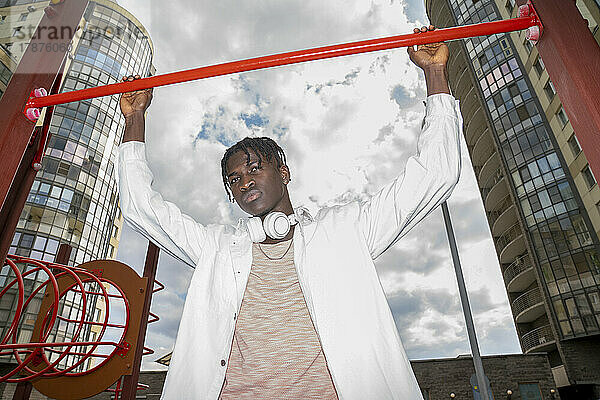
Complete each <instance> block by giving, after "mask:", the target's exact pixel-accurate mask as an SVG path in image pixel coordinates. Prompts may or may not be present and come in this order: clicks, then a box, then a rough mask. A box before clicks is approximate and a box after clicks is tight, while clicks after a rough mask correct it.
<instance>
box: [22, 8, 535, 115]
mask: <svg viewBox="0 0 600 400" xmlns="http://www.w3.org/2000/svg"><path fill="white" fill-rule="evenodd" d="M538 23H539V21H538V20H537V17H536V16H535V15H532V16H528V17H520V18H513V19H508V20H504V21H493V22H485V23H482V24H473V25H466V26H457V27H453V28H446V29H438V30H435V31H431V32H423V33H418V34H415V33H412V34H407V35H399V36H391V37H386V38H380V39H371V40H363V41H360V42H352V43H344V44H336V45H332V46H325V47H317V48H313V49H308V50H298V51H292V52H288V53H282V54H274V55H270V56H263V57H256V58H250V59H247V60H241V61H233V62H228V63H224V64H217V65H210V66H207V67H201V68H195V69H190V70H186V71H179V72H172V73H168V74H164V75H157V76H152V77H149V78H143V79H138V80H136V81H132V82H121V83H113V84H111V85H105V86H99V87H94V88H88V89H82V90H76V91H73V92H68V93H61V94H57V95H51V96H44V97H38V98H34V99H31V100H30V101H29V102H27V104H26V108H39V107H47V106H51V105H56V104H62V103H69V102H72V101H80V100H86V99H91V98H94V97H101V96H108V95H112V94H118V93H124V92H130V91H134V90H143V89H149V88H153V87H158V86H165V85H172V84H175V83H182V82H188V81H193V80H197V79H204V78H210V77H214V76H221V75H228V74H233V73H236V72H244V71H252V70H257V69H263V68H270V67H276V66H280V65H288V64H296V63H301V62H306V61H313V60H321V59H326V58H332V57H340V56H347V55H350V54H359V53H367V52H372V51H378V50H387V49H393V48H397V47H408V46H414V45H418V44H427V43H435V42H441V41H448V40H454V39H462V38H467V37H474V36H484V35H492V34H495V33H506V32H513V31H519V30H523V29H527V28H529V27H531V26H534V25H537V24H538Z"/></svg>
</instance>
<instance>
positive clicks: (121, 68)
mask: <svg viewBox="0 0 600 400" xmlns="http://www.w3.org/2000/svg"><path fill="white" fill-rule="evenodd" d="M11 4H12V2H11ZM82 26H83V29H82V34H81V35H78V36H76V39H75V41H74V43H73V50H72V51H71V52H70V53H69V54H68V58H69V60H68V63H67V69H66V71H65V76H64V79H63V83H62V88H61V91H65V92H66V91H73V90H79V89H84V88H88V87H95V86H99V85H106V84H110V83H115V82H118V81H120V80H121V78H122V77H123V76H126V75H132V74H139V75H141V76H148V75H150V73H151V72H152V70H153V67H152V52H153V50H152V45H151V42H150V39H149V38H148V37H147V36H146V34H145V31H144V30H143V28H142V27H141V26H140V25H139V22H137V21H135V20H132V19H131V18H130V17H129V16H128V14H127V13H126V12H125V11H124V10H123V9H122V8H121V7H120V6H118V5H116V4H115V3H112V2H109V1H105V0H102V1H98V2H90V3H89V5H88V8H87V9H86V11H85V14H84V18H83V21H82ZM1 76H3V75H1ZM124 124H125V121H124V118H123V117H122V114H121V112H120V109H119V96H109V97H102V98H95V99H91V100H85V101H81V102H74V103H69V104H64V105H59V106H56V107H55V109H54V115H53V117H52V120H51V123H50V133H51V138H50V140H49V142H48V146H47V148H46V152H45V155H44V159H43V168H42V170H40V171H39V172H38V174H37V176H36V179H35V181H34V183H33V185H32V188H31V191H30V193H29V196H28V198H27V201H26V204H25V207H24V209H23V212H22V214H21V217H20V219H19V222H18V226H17V231H16V233H15V235H14V237H13V241H12V244H11V247H10V250H9V253H11V254H17V255H20V256H25V257H31V258H35V259H41V260H45V261H54V260H55V257H56V253H57V250H58V247H59V244H60V243H67V244H69V245H71V246H72V252H71V258H70V260H69V264H70V265H74V264H81V263H83V262H86V261H89V260H94V259H101V258H107V257H111V256H112V255H114V254H111V253H114V243H113V246H112V247H111V244H110V241H111V237H112V233H113V225H114V221H115V218H116V217H117V216H118V215H117V214H118V213H119V211H118V196H117V188H116V182H115V179H114V165H113V161H114V159H115V157H116V151H117V147H118V145H119V144H120V143H121V136H122V133H123V129H124ZM21 268H23V270H27V268H29V267H28V266H25V265H23V266H21ZM37 275H39V276H33V275H29V276H27V277H26V278H27V279H25V282H26V288H29V290H26V293H25V295H26V296H28V295H29V293H31V290H32V289H31V288H33V287H37V286H39V282H40V281H43V280H45V279H47V276H46V274H44V273H40V272H38V273H37ZM13 278H14V274H12V272H11V271H10V269H9V268H8V267H7V266H5V267H4V268H3V269H2V271H1V272H0V283H1V282H6V281H7V279H13ZM71 294H72V293H71ZM71 297H72V296H71ZM11 299H12V300H11ZM76 300H77V299H73V298H70V297H69V296H66V297H65V298H64V299H62V300H61V304H60V307H61V310H62V311H61V312H60V315H63V316H65V317H66V318H68V316H73V315H80V314H81V312H83V310H81V304H80V301H76ZM14 302H15V296H12V297H11V296H5V297H3V298H2V304H0V335H2V332H3V331H4V329H5V328H6V321H10V318H9V317H10V314H11V312H12V313H14V307H15V304H14ZM93 303H94V304H93ZM93 303H89V304H88V308H89V309H88V310H85V312H86V315H87V314H91V315H95V314H98V305H96V304H95V302H93ZM32 304H33V303H32ZM35 304H37V303H35ZM38 307H39V304H38ZM27 312H31V316H30V317H31V318H29V319H27V320H26V321H25V320H24V321H25V322H24V323H23V325H22V326H21V329H20V335H23V336H22V337H20V340H21V341H27V340H29V337H30V336H31V333H32V329H33V321H35V315H36V313H37V310H36V309H35V307H33V308H31V307H29V309H28V311H27ZM96 317H97V315H96ZM27 321H29V323H27ZM70 325H72V324H64V323H63V322H61V323H60V324H59V323H57V324H56V326H55V328H54V331H53V337H51V338H49V340H51V339H52V338H54V339H56V340H57V341H61V340H64V338H68V337H69V335H71V334H72V332H70V331H69V329H71V330H72V326H70ZM85 334H86V336H90V337H93V336H94V335H95V334H96V333H95V332H93V330H92V331H90V332H85ZM65 361H69V362H71V361H73V360H65Z"/></svg>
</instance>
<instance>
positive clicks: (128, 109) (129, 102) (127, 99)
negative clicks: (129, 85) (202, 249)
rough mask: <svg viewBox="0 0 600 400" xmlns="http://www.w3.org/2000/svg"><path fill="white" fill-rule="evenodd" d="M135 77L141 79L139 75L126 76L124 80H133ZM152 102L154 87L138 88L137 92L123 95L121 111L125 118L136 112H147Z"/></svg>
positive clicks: (120, 101)
mask: <svg viewBox="0 0 600 400" xmlns="http://www.w3.org/2000/svg"><path fill="white" fill-rule="evenodd" d="M135 79H140V76H139V75H136V76H133V75H129V76H124V77H123V82H131V81H133V80H135ZM151 102H152V89H144V90H137V91H135V92H127V93H123V94H122V95H121V99H120V100H119V105H120V106H121V112H122V113H123V116H124V117H125V118H127V117H129V116H132V115H133V114H136V113H141V114H142V115H143V114H144V113H145V112H146V109H147V108H148V107H149V106H150V103H151Z"/></svg>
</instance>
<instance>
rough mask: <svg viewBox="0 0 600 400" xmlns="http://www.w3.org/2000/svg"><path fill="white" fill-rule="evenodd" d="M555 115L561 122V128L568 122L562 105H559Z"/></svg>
mask: <svg viewBox="0 0 600 400" xmlns="http://www.w3.org/2000/svg"><path fill="white" fill-rule="evenodd" d="M556 117H557V118H558V120H559V121H560V123H561V124H562V127H563V128H564V127H565V125H567V123H568V122H569V118H568V117H567V114H566V113H565V109H564V108H563V107H562V106H560V108H559V109H558V111H557V112H556Z"/></svg>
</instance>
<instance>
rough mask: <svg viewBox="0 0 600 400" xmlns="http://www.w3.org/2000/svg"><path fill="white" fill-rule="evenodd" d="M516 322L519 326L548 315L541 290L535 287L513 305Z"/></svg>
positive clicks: (518, 298)
mask: <svg viewBox="0 0 600 400" xmlns="http://www.w3.org/2000/svg"><path fill="white" fill-rule="evenodd" d="M511 308H512V311H513V315H514V316H515V321H516V322H517V323H519V324H523V323H527V322H532V321H535V320H536V319H538V318H539V317H541V316H542V315H544V314H545V313H546V310H545V309H544V299H543V298H542V294H541V292H540V289H539V288H537V287H535V288H533V289H531V290H529V291H527V292H525V293H523V294H522V295H520V296H519V297H517V298H516V299H515V300H514V301H513V302H512V305H511Z"/></svg>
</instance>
